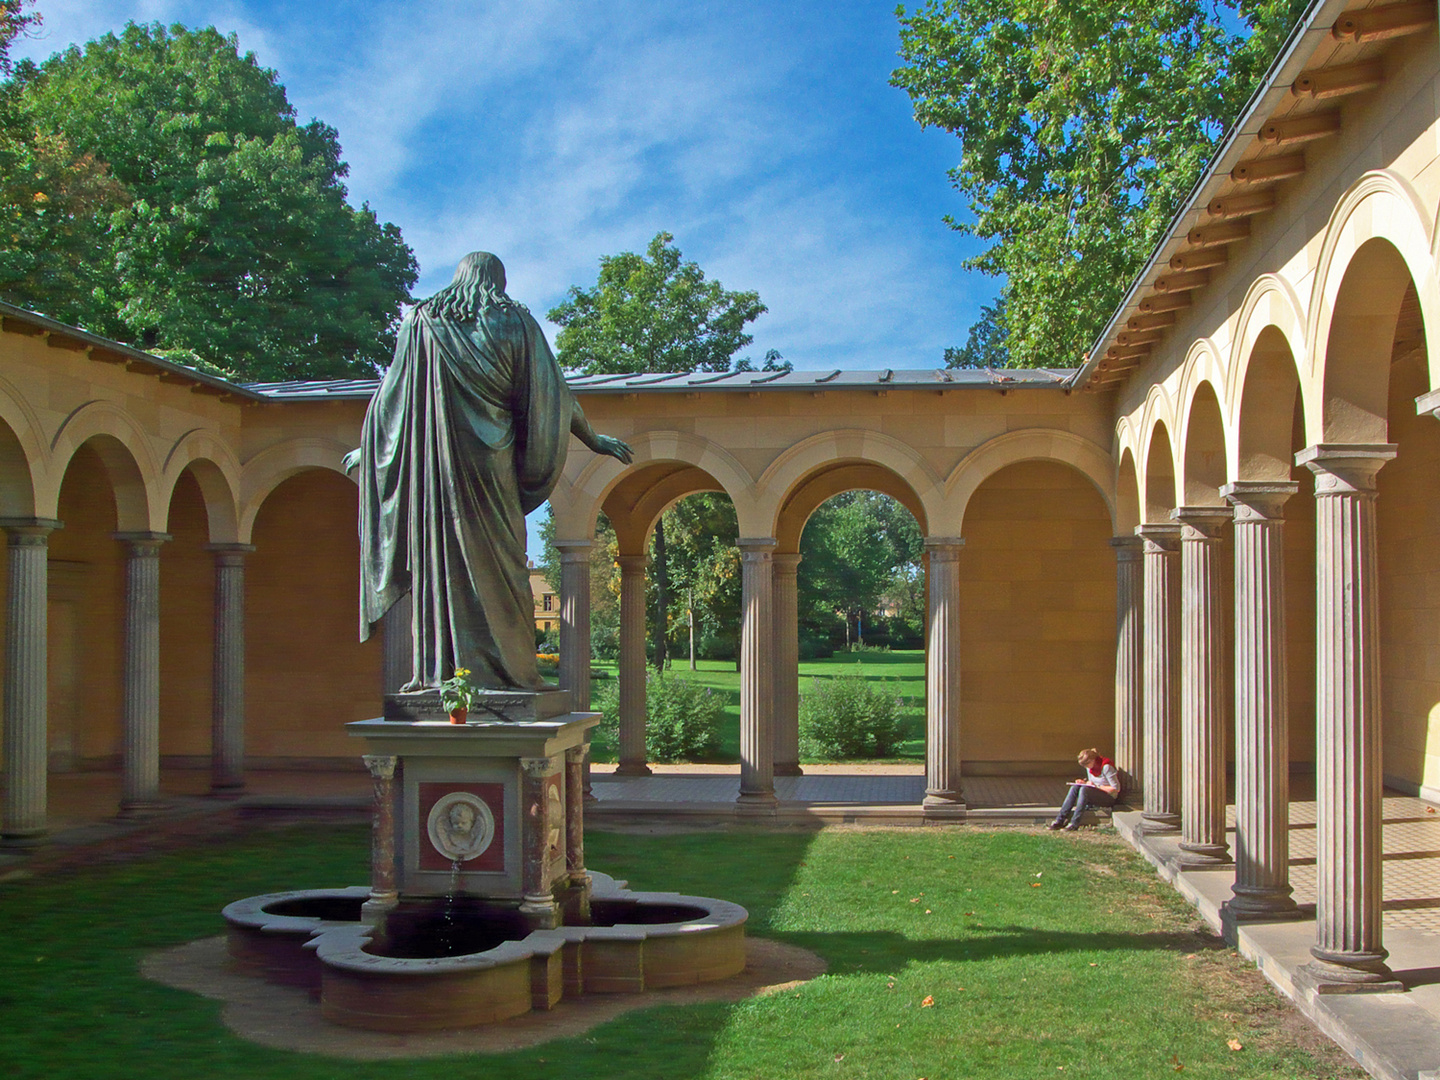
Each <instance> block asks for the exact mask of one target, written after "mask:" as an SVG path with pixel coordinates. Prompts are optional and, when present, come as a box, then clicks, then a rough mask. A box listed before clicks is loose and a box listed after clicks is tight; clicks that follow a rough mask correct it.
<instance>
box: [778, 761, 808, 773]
mask: <svg viewBox="0 0 1440 1080" xmlns="http://www.w3.org/2000/svg"><path fill="white" fill-rule="evenodd" d="M772 772H774V774H775V775H776V776H804V775H805V770H803V769H802V768H800V764H799V763H798V762H793V761H792V762H786V763H785V764H781V763H780V762H778V761H777V762H776V763H775V768H774V769H773V770H772Z"/></svg>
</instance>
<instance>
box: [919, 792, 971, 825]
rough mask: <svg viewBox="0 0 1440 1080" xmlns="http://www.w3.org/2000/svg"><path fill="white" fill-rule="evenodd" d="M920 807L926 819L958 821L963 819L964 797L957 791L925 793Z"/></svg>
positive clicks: (964, 809)
mask: <svg viewBox="0 0 1440 1080" xmlns="http://www.w3.org/2000/svg"><path fill="white" fill-rule="evenodd" d="M920 807H921V810H922V812H923V813H924V815H925V816H926V817H927V818H953V819H957V820H958V819H960V818H963V817H965V812H966V807H965V796H964V794H963V793H961V792H959V791H927V792H926V793H925V798H924V799H922V800H921V801H920Z"/></svg>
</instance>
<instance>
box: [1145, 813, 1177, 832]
mask: <svg viewBox="0 0 1440 1080" xmlns="http://www.w3.org/2000/svg"><path fill="white" fill-rule="evenodd" d="M1179 831H1180V815H1179V814H1145V813H1142V814H1141V815H1140V832H1142V833H1144V834H1145V835H1146V836H1163V835H1165V834H1166V833H1178V832H1179Z"/></svg>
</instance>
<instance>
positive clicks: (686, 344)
mask: <svg viewBox="0 0 1440 1080" xmlns="http://www.w3.org/2000/svg"><path fill="white" fill-rule="evenodd" d="M674 239H675V238H674V237H673V236H671V235H670V234H669V233H667V232H662V233H657V234H656V236H655V239H653V240H651V241H650V246H649V247H648V248H647V249H646V252H645V254H644V255H636V254H635V253H633V252H629V251H625V252H621V253H620V254H619V255H606V256H604V257H602V258H601V259H600V276H599V280H598V281H597V282H596V284H595V287H594V288H593V289H582V288H580V287H579V286H578V285H575V286H571V288H570V291H569V292H568V293H566V295H565V299H564V300H563V301H561V302H560V304H559V305H558V306H557V307H556V308H554V309H553V310H552V311H551V312H550V313H549V319H550V321H551V322H553V323H556V324H558V325H559V326H560V328H561V329H560V333H559V334H558V335H556V338H555V347H556V351H557V353H558V357H559V360H560V363H561V364H562V365H563V366H564V367H566V368H570V369H572V370H580V371H583V372H585V373H586V374H588V375H616V374H623V373H627V372H634V373H642V372H665V371H725V370H728V369H729V367H730V358H731V357H733V356H734V355H735V354H736V353H737V352H738V351H739V350H741V349H743V348H744V347H745V346H746V345H749V344H750V342H751V341H752V340H754V339H753V338H752V336H751V335H750V334H747V333H746V332H745V327H746V326H747V325H748V324H749V323H752V322H754V321H755V320H756V319H758V318H759V317H760V316H761V315H762V314H763V313H764V312H765V305H764V304H762V303H761V302H760V294H759V293H755V292H729V291H727V290H726V289H725V288H724V287H723V286H722V285H721V284H720V282H718V281H710V280H708V279H707V278H706V277H705V272H704V271H703V270H701V269H700V267H699V266H698V265H697V264H695V263H693V262H685V261H684V260H683V259H682V257H681V255H680V250H679V249H678V248H677V247H675V245H674ZM767 359H768V358H767ZM776 359H777V360H778V354H777V357H776Z"/></svg>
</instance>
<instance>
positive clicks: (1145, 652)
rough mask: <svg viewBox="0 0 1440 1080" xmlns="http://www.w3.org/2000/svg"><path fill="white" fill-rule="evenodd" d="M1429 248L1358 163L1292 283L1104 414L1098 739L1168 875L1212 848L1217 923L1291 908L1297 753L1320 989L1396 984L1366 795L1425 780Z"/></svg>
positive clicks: (1431, 240)
mask: <svg viewBox="0 0 1440 1080" xmlns="http://www.w3.org/2000/svg"><path fill="white" fill-rule="evenodd" d="M1437 242H1440V234H1437V230H1436V227H1435V222H1434V220H1433V218H1432V216H1431V215H1430V214H1429V213H1428V212H1426V211H1425V209H1424V207H1423V204H1422V202H1421V201H1420V200H1419V198H1418V197H1417V196H1416V195H1415V194H1414V193H1413V191H1411V189H1410V188H1409V187H1408V185H1406V184H1405V183H1404V182H1403V181H1402V180H1401V179H1400V178H1399V177H1397V176H1395V175H1392V174H1391V173H1389V172H1384V171H1376V172H1371V173H1367V174H1365V175H1363V176H1362V177H1361V178H1360V179H1359V180H1358V181H1357V182H1355V183H1354V184H1353V185H1352V186H1351V187H1350V188H1349V189H1348V190H1347V191H1346V192H1345V193H1344V194H1343V196H1342V197H1341V198H1340V199H1339V200H1338V202H1337V204H1336V205H1335V207H1334V210H1333V212H1332V214H1331V216H1330V220H1329V222H1328V224H1327V226H1326V228H1325V230H1324V232H1323V234H1321V235H1320V236H1319V237H1317V242H1316V243H1315V244H1313V245H1312V248H1313V250H1314V252H1316V254H1315V256H1314V258H1313V261H1312V262H1310V263H1307V264H1305V265H1303V267H1302V271H1303V272H1296V271H1295V267H1294V265H1293V264H1292V266H1291V267H1290V272H1289V273H1264V274H1260V275H1259V276H1257V277H1256V278H1255V279H1254V280H1253V281H1252V282H1251V284H1250V286H1249V288H1248V290H1246V291H1245V292H1244V294H1243V297H1244V298H1243V302H1241V303H1240V304H1239V305H1238V307H1236V308H1235V310H1233V311H1232V312H1229V313H1228V314H1227V316H1226V318H1225V319H1224V321H1223V324H1222V325H1220V326H1219V327H1218V328H1217V329H1216V330H1215V331H1214V332H1213V333H1211V334H1210V335H1209V336H1206V337H1202V338H1195V339H1192V340H1191V341H1190V344H1189V345H1188V347H1187V346H1184V345H1183V340H1182V344H1181V345H1180V346H1178V347H1177V351H1176V352H1174V353H1172V355H1173V356H1175V357H1176V360H1175V362H1174V363H1173V364H1172V365H1171V366H1170V368H1169V369H1168V371H1166V372H1165V373H1164V374H1163V375H1162V376H1161V377H1158V378H1155V377H1152V378H1151V379H1150V380H1149V381H1144V380H1133V381H1132V383H1131V384H1130V385H1129V386H1128V387H1127V388H1126V390H1125V391H1124V392H1123V393H1122V395H1121V398H1120V402H1119V405H1120V407H1119V408H1118V409H1117V424H1116V429H1115V433H1116V438H1115V446H1114V452H1115V460H1116V462H1117V464H1118V473H1117V480H1116V491H1117V507H1116V511H1117V521H1118V522H1119V523H1120V524H1121V525H1122V526H1124V527H1127V528H1128V527H1133V532H1134V536H1133V538H1121V537H1117V540H1116V543H1117V547H1118V549H1119V553H1120V566H1119V578H1118V595H1119V609H1120V619H1119V630H1120V632H1119V641H1118V646H1117V708H1116V733H1117V734H1116V740H1117V748H1118V756H1119V758H1120V761H1121V764H1122V765H1123V766H1124V767H1125V768H1126V769H1128V770H1130V771H1131V772H1133V773H1134V774H1135V776H1136V777H1137V778H1138V779H1140V780H1142V781H1143V787H1144V815H1143V823H1142V825H1141V828H1142V831H1145V832H1149V833H1154V834H1165V833H1172V834H1176V835H1177V836H1178V839H1179V849H1180V855H1179V864H1180V865H1181V866H1182V867H1184V866H1189V867H1205V866H1215V865H1220V864H1224V863H1227V862H1229V861H1230V860H1231V859H1232V857H1233V860H1234V862H1235V863H1236V868H1235V884H1234V887H1233V897H1232V899H1231V900H1230V902H1229V904H1228V905H1227V910H1228V912H1229V914H1230V916H1231V917H1232V918H1234V919H1236V920H1241V921H1243V920H1247V919H1276V918H1293V917H1298V910H1297V905H1296V903H1295V900H1294V899H1293V897H1292V886H1291V882H1290V865H1291V858H1290V852H1289V836H1290V818H1289V814H1290V807H1289V804H1290V795H1289V782H1290V780H1289V778H1290V772H1291V767H1292V765H1293V766H1295V767H1297V768H1300V769H1302V770H1305V771H1308V770H1309V769H1310V768H1311V767H1313V769H1314V773H1315V788H1316V802H1317V815H1318V820H1317V840H1316V847H1317V855H1318V862H1317V875H1318V876H1317V916H1316V943H1315V946H1314V949H1313V952H1314V955H1315V960H1314V962H1313V963H1312V965H1311V966H1310V968H1309V969H1308V977H1310V978H1311V979H1312V980H1313V981H1314V982H1315V984H1316V985H1319V986H1322V987H1337V986H1339V987H1350V988H1368V989H1388V988H1392V987H1395V986H1398V983H1395V982H1394V981H1393V979H1392V978H1391V976H1390V974H1389V971H1388V969H1387V968H1386V966H1385V963H1384V961H1385V957H1386V953H1385V950H1384V948H1383V945H1382V942H1381V867H1382V861H1381V806H1382V803H1381V792H1382V786H1383V785H1384V784H1385V783H1386V782H1388V783H1391V784H1394V785H1397V786H1399V787H1401V788H1402V789H1405V790H1410V791H1414V792H1417V793H1429V794H1430V795H1431V797H1433V796H1434V794H1435V793H1436V791H1437V788H1440V724H1437V723H1436V722H1435V720H1434V719H1432V717H1440V680H1437V678H1436V677H1435V675H1434V674H1433V671H1434V664H1435V658H1436V657H1437V656H1440V629H1437V627H1440V621H1437V620H1436V616H1437V615H1440V603H1437V601H1436V600H1434V599H1432V597H1440V525H1437V523H1436V521H1435V520H1434V507H1435V501H1434V491H1435V490H1437V485H1440V425H1437V424H1436V423H1435V421H1434V420H1433V419H1431V417H1436V416H1440V393H1437V392H1436V391H1435V390H1434V388H1435V387H1437V386H1440V336H1437V335H1440V282H1437V277H1436V251H1437V246H1436V245H1437ZM1382 657H1383V658H1384V667H1382ZM1232 721H1233V723H1232ZM1230 757H1233V762H1234V783H1235V806H1236V830H1235V837H1234V849H1233V851H1232V850H1231V848H1230V844H1229V838H1228V836H1227V832H1226V827H1225V807H1226V764H1227V758H1230Z"/></svg>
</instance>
